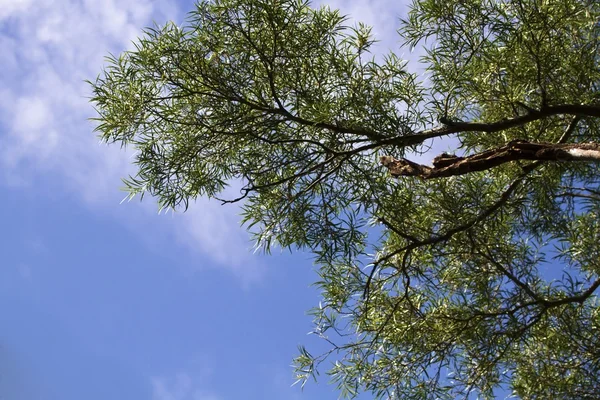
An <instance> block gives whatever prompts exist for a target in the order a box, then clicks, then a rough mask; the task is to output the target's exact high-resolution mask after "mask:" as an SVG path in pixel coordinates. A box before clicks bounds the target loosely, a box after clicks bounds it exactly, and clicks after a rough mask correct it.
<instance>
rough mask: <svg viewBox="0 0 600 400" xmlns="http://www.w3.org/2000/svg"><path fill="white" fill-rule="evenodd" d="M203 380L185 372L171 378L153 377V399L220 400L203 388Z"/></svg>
mask: <svg viewBox="0 0 600 400" xmlns="http://www.w3.org/2000/svg"><path fill="white" fill-rule="evenodd" d="M201 381H202V379H199V378H196V379H194V378H192V376H190V375H189V374H188V373H185V372H180V373H178V374H176V375H175V376H174V377H170V378H165V377H155V378H152V400H220V398H219V397H218V396H216V395H215V394H213V393H210V392H207V391H205V390H203V389H202V388H201V387H200V385H201Z"/></svg>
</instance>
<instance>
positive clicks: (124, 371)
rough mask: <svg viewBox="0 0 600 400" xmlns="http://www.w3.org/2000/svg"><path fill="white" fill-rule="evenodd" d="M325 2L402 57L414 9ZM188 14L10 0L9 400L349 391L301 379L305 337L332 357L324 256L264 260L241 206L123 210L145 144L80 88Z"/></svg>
mask: <svg viewBox="0 0 600 400" xmlns="http://www.w3.org/2000/svg"><path fill="white" fill-rule="evenodd" d="M326 3H327V4H329V5H331V6H332V7H334V8H341V9H342V11H343V13H345V14H349V15H350V16H351V17H353V18H356V19H357V20H361V21H363V22H366V23H368V24H370V25H372V26H374V33H375V35H376V37H377V38H378V39H380V40H381V42H380V43H379V44H378V47H377V49H379V50H380V51H384V50H387V49H388V48H392V49H398V42H397V36H396V33H395V30H396V29H397V27H398V16H399V15H400V13H402V12H403V10H404V5H403V2H402V1H387V0H371V1H369V2H367V1H360V0H352V1H343V0H336V1H331V2H326ZM192 6H193V3H192V2H191V1H187V0H185V1H184V0H178V1H169V0H152V1H148V0H0V49H1V50H2V52H1V54H2V60H1V70H0V71H1V72H0V218H1V221H2V225H1V227H2V228H1V229H0V239H1V240H0V249H1V250H2V252H1V254H2V267H1V268H0V400H4V399H7V400H11V399H18V400H81V399H86V400H100V399H102V400H105V399H111V400H112V399H117V400H119V399H127V400H230V399H231V400H233V399H247V400H253V399H262V400H265V399H266V400H270V399H274V400H279V399H282V400H286V399H291V400H296V399H314V400H320V399H336V398H337V392H336V391H335V388H334V387H333V386H331V385H327V384H326V383H327V378H326V376H322V377H321V379H320V381H319V383H318V384H314V383H309V384H308V385H307V386H306V387H305V389H304V391H301V390H300V388H299V387H298V386H293V387H291V384H292V383H293V381H294V380H293V374H292V368H291V367H290V364H291V360H292V359H293V357H294V356H296V355H297V346H298V345H299V344H305V345H307V346H308V348H309V349H310V350H313V352H315V353H318V352H319V350H324V349H325V347H323V344H322V343H321V342H320V341H318V340H316V339H314V338H312V336H307V333H308V332H309V331H310V330H311V327H312V324H311V320H310V317H309V316H307V315H306V311H307V310H308V309H310V308H311V307H314V306H316V305H317V304H318V301H319V293H318V292H317V291H316V289H314V288H313V287H311V286H310V285H311V283H313V282H314V281H315V280H316V278H317V276H316V273H315V271H314V267H313V265H312V261H311V257H310V255H309V254H306V253H293V254H289V253H282V254H274V255H271V256H265V255H261V254H255V253H253V252H252V243H251V242H250V241H249V237H248V235H247V233H246V232H245V231H244V230H243V229H242V228H240V226H239V222H240V217H239V215H238V212H239V209H238V208H237V207H236V206H221V205H220V204H219V203H217V202H211V201H207V200H205V199H202V200H199V201H198V202H197V203H196V204H194V205H193V206H192V207H191V208H190V210H188V211H187V212H186V213H166V214H165V213H163V214H159V213H158V212H157V211H158V207H157V205H156V203H155V202H153V201H152V200H151V199H145V201H144V202H141V203H140V202H138V201H133V202H124V203H121V200H122V199H123V198H124V197H125V193H124V192H123V191H121V190H120V187H121V186H122V183H121V180H120V179H121V178H122V177H125V176H127V175H128V174H129V173H132V172H133V169H132V166H131V154H129V153H127V152H126V151H124V150H122V149H120V148H119V147H118V146H107V145H105V144H101V143H100V142H99V140H98V138H97V137H96V136H95V134H94V133H93V128H94V125H93V122H91V121H89V118H90V117H93V116H94V110H93V108H92V106H91V104H90V103H89V101H88V98H89V97H90V95H91V93H90V88H89V86H88V85H87V84H86V83H85V82H84V80H85V79H91V80H93V79H94V78H95V77H96V76H97V75H98V74H99V73H100V72H101V70H102V66H103V65H104V64H103V58H104V56H106V55H107V54H108V53H109V52H111V53H113V54H119V53H120V52H122V51H123V50H126V49H130V48H132V41H133V40H135V38H136V37H138V36H139V35H140V32H141V30H142V28H144V27H147V26H150V25H151V24H152V22H153V21H156V22H157V23H159V24H163V23H165V22H166V21H168V20H173V21H175V22H177V23H181V22H182V21H183V19H184V16H185V14H186V13H187V12H188V11H189V10H191V8H192ZM397 53H398V54H399V55H400V56H401V57H404V58H409V57H411V58H414V57H415V55H411V54H409V53H408V50H404V51H403V50H399V49H398V52H397ZM275 253H276V252H275ZM361 398H364V399H368V398H369V397H368V396H363V397H361Z"/></svg>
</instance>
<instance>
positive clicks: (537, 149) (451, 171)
mask: <svg viewBox="0 0 600 400" xmlns="http://www.w3.org/2000/svg"><path fill="white" fill-rule="evenodd" d="M516 160H532V161H537V160H539V161H588V162H589V161H592V162H600V143H595V142H591V143H569V144H566V143H530V142H527V141H523V140H513V141H512V142H509V143H508V144H506V145H505V146H502V147H498V148H496V149H492V150H487V151H484V152H481V153H477V154H473V155H470V156H467V157H458V156H455V155H451V154H446V153H443V154H441V155H439V156H437V157H435V158H434V159H433V167H429V166H427V165H422V164H417V163H415V162H412V161H410V160H407V159H400V160H397V159H395V158H393V157H390V156H382V157H381V159H380V161H381V164H382V165H383V166H385V167H386V168H387V169H388V170H389V171H390V174H391V175H392V176H394V177H396V178H397V177H400V176H417V177H420V178H423V179H432V178H445V177H449V176H456V175H464V174H468V173H470V172H475V171H484V170H487V169H490V168H494V167H497V166H498V165H501V164H504V163H507V162H510V161H516Z"/></svg>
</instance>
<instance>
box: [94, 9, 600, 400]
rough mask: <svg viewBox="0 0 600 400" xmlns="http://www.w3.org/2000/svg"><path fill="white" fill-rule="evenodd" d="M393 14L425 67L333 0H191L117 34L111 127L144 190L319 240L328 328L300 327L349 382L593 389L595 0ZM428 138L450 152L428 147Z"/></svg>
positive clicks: (339, 378) (488, 389) (415, 389)
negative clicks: (126, 39) (145, 25)
mask: <svg viewBox="0 0 600 400" xmlns="http://www.w3.org/2000/svg"><path fill="white" fill-rule="evenodd" d="M399 18H401V20H400V29H399V31H398V34H399V37H400V40H401V42H402V44H403V45H404V46H408V47H410V48H415V47H424V48H425V51H424V56H423V57H422V60H421V62H422V66H423V68H425V72H426V73H425V74H422V75H421V76H419V75H417V74H415V73H412V72H410V71H411V70H409V69H408V66H407V62H406V61H404V60H402V59H400V58H399V57H398V56H397V55H396V54H395V53H394V52H390V53H389V54H386V55H384V56H377V57H375V56H374V55H373V54H371V53H370V49H371V48H372V45H373V43H374V38H373V35H372V34H371V29H370V27H368V26H366V25H364V24H360V23H359V24H356V25H352V24H349V23H348V22H347V19H346V18H345V17H344V16H342V15H341V14H340V13H339V12H338V11H336V10H332V9H330V8H328V7H321V8H315V7H312V6H311V5H310V4H309V3H308V2H307V1H305V0H214V1H210V2H207V1H200V2H199V3H197V4H196V6H195V9H194V10H193V11H192V12H191V13H190V14H189V17H188V19H187V22H186V23H185V24H184V25H183V26H177V25H175V24H173V23H167V24H166V25H164V26H155V27H154V28H150V29H146V30H145V32H144V35H143V37H142V38H140V39H139V40H138V41H137V42H136V45H135V49H133V50H132V51H127V52H124V53H122V54H121V55H119V56H118V57H117V56H111V57H109V58H108V63H107V66H106V67H105V69H104V71H103V72H102V73H101V74H100V75H99V76H98V78H97V79H96V80H95V81H93V82H90V83H91V85H92V89H93V97H92V102H93V104H94V106H95V107H96V109H97V112H98V116H97V118H96V120H97V123H98V125H97V131H98V132H99V134H100V136H101V138H102V139H103V140H105V141H107V142H118V143H121V144H122V145H127V146H132V147H133V148H134V149H135V150H136V155H135V164H136V165H137V173H136V174H135V175H133V176H131V177H130V178H128V179H127V180H126V184H127V188H128V190H129V191H130V193H131V195H132V196H134V195H136V194H141V195H143V194H145V193H147V194H149V195H151V196H154V197H155V198H157V199H158V201H159V203H160V205H161V207H167V208H174V209H185V208H187V206H188V204H189V202H190V201H191V200H193V199H195V198H197V197H199V196H208V197H211V198H216V199H220V200H222V201H223V202H239V204H241V207H242V210H243V211H242V217H243V223H244V224H245V225H246V226H247V227H248V229H249V230H250V231H251V232H252V234H253V235H254V238H255V239H256V242H257V245H258V246H259V247H261V248H263V249H265V250H266V251H269V249H270V248H271V247H272V246H273V245H277V246H280V247H283V248H298V249H304V250H308V251H310V252H312V253H314V255H315V263H316V265H317V266H318V275H319V276H318V278H317V279H318V281H317V282H316V284H317V285H318V287H319V288H320V289H321V291H322V301H321V303H320V305H319V307H317V308H315V309H314V310H312V315H313V316H314V331H315V333H316V334H317V335H319V336H321V337H322V338H323V339H324V340H326V341H327V342H328V343H329V345H330V346H331V351H330V352H328V353H326V354H320V355H312V354H311V353H310V352H309V351H308V350H306V349H304V348H301V349H300V355H299V356H298V357H297V359H296V360H295V365H296V371H297V374H298V377H299V378H300V379H308V378H309V377H310V376H312V375H314V374H315V373H316V372H317V370H318V369H317V368H318V367H319V365H321V364H323V362H325V361H327V360H330V361H331V363H328V362H326V363H325V365H321V369H325V370H327V372H328V374H329V375H330V377H331V379H332V381H333V382H335V383H336V384H337V385H338V386H339V388H340V393H341V395H342V396H346V397H352V396H353V395H355V394H356V393H361V392H372V393H373V394H375V396H376V397H377V398H389V399H411V398H414V399H425V398H431V399H433V398H456V397H465V398H466V397H470V396H471V395H477V396H480V397H483V398H492V397H494V395H495V393H497V392H496V391H497V390H498V389H499V388H500V389H502V390H505V391H509V392H512V393H513V394H514V395H515V396H518V397H520V398H573V399H575V398H577V399H579V398H581V399H583V398H590V399H591V398H597V396H598V393H600V334H599V333H600V308H599V306H600V303H599V301H598V298H597V296H596V294H595V291H596V289H597V288H598V286H600V276H599V275H600V245H599V243H600V170H599V165H600V163H599V161H600V133H599V132H600V92H599V91H598V85H599V84H600V68H599V57H600V50H599V49H600V38H599V33H600V3H598V2H597V1H595V0H503V1H500V0H490V1H477V0H444V1H441V0H414V2H413V3H412V5H411V6H410V11H409V12H408V14H407V15H404V16H399ZM430 139H436V140H442V139H447V140H448V142H447V143H450V144H452V145H453V146H454V149H453V154H446V153H444V154H439V155H435V156H436V157H435V158H434V155H432V156H431V158H432V165H424V164H420V163H417V162H415V161H414V160H415V157H416V156H417V155H419V154H423V153H424V152H426V151H427V149H428V147H427V144H428V143H430V142H429V140H430ZM428 155H429V153H428ZM232 182H234V183H235V184H236V185H237V184H239V185H241V191H240V195H239V197H237V198H222V193H223V189H224V188H225V187H226V186H227V185H228V184H230V183H232ZM327 364H329V367H327Z"/></svg>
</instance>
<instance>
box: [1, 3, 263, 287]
mask: <svg viewBox="0 0 600 400" xmlns="http://www.w3.org/2000/svg"><path fill="white" fill-rule="evenodd" d="M172 19H175V20H181V13H180V12H179V10H178V9H177V6H176V4H175V2H172V1H168V0H159V1H153V2H150V1H147V0H62V1H55V0H37V1H35V2H31V1H15V0H0V24H1V25H2V29H0V46H1V47H2V49H3V61H2V64H3V65H2V67H3V71H2V74H0V132H2V134H1V135H0V167H2V168H1V170H0V182H2V183H4V184H5V185H10V186H15V185H18V186H21V187H24V188H25V189H26V188H27V186H30V185H31V182H33V181H34V180H36V179H39V178H43V179H46V180H48V181H49V182H51V185H52V186H53V187H55V188H57V189H61V190H66V191H68V192H69V194H72V195H75V196H77V197H78V198H79V199H81V200H82V202H83V203H84V204H86V205H87V206H88V207H90V208H91V209H92V210H94V211H95V212H103V213H104V212H107V211H108V210H114V209H115V208H116V207H119V205H118V203H119V201H120V200H121V198H122V197H124V195H125V194H124V193H122V192H120V191H119V190H118V188H119V187H120V186H122V184H121V181H120V178H121V177H123V176H127V174H128V173H131V172H133V168H132V165H131V153H130V152H127V151H123V150H122V149H120V148H119V146H107V145H105V144H100V143H99V141H98V139H97V138H96V137H95V135H94V134H93V133H92V130H93V123H91V122H90V121H89V120H88V118H90V117H93V116H94V111H93V109H92V106H91V104H90V103H89V101H88V98H89V96H90V94H91V93H90V88H89V86H88V85H87V84H86V83H85V82H84V80H85V79H92V80H93V79H94V77H95V76H97V74H98V73H99V72H100V71H101V68H102V65H103V58H104V56H106V55H107V54H108V53H109V52H112V53H114V54H118V53H120V52H121V51H123V50H124V49H127V48H131V47H132V41H133V40H134V39H136V38H137V37H138V36H139V34H140V33H141V29H142V28H144V27H146V26H150V25H152V23H153V20H155V21H158V22H159V23H162V22H166V21H167V20H172ZM121 207H125V206H121ZM127 211H129V213H130V215H129V216H128V217H127V218H126V219H125V221H124V222H125V224H126V225H127V226H128V227H129V228H131V229H134V230H136V231H138V232H139V234H140V235H141V236H144V235H151V234H152V233H151V232H152V231H157V229H146V228H148V227H149V226H152V225H154V226H156V225H159V226H160V227H161V228H163V227H165V226H169V227H170V228H171V229H173V230H174V232H175V237H176V238H177V240H178V241H179V242H180V243H183V244H185V245H186V246H187V247H189V248H190V249H191V250H193V251H197V250H200V252H202V253H204V254H205V255H207V256H208V257H209V258H211V259H212V260H213V261H214V262H213V263H206V264H214V263H215V262H216V263H217V264H220V265H221V266H222V267H224V268H226V269H229V270H231V271H232V272H233V273H234V275H236V276H238V277H239V278H240V279H242V280H243V281H244V282H248V281H253V280H256V279H257V278H258V276H259V273H258V271H259V270H260V267H259V266H258V263H257V262H256V261H254V262H249V261H248V260H250V259H255V257H254V258H253V257H252V254H251V251H250V250H249V248H250V247H251V246H250V245H249V243H248V241H247V235H246V234H245V232H243V230H242V229H240V228H239V218H238V217H237V215H236V212H237V208H236V207H235V206H229V207H219V206H218V204H217V203H215V202H207V201H205V200H200V201H199V202H198V203H197V204H196V205H194V206H193V207H191V209H190V211H189V212H188V213H186V214H184V215H181V214H176V217H175V218H173V220H172V221H169V220H167V219H165V218H163V217H161V216H157V215H156V214H157V213H156V211H157V206H156V204H154V203H153V202H152V201H151V200H150V201H144V203H142V204H139V203H138V204H135V207H129V208H128V210H127ZM148 221H152V222H151V223H150V222H148ZM159 229H160V228H159ZM149 232H150V233H149ZM150 241H152V239H150Z"/></svg>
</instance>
